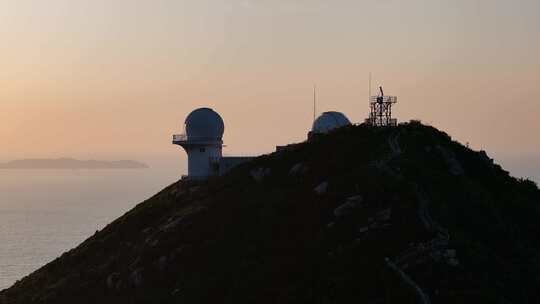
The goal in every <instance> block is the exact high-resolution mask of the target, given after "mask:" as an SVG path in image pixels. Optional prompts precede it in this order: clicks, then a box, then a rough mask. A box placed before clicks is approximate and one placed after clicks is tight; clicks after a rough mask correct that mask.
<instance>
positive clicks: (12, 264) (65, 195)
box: [0, 169, 180, 290]
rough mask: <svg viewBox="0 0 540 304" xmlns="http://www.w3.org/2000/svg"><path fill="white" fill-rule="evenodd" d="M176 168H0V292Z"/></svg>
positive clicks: (167, 180)
mask: <svg viewBox="0 0 540 304" xmlns="http://www.w3.org/2000/svg"><path fill="white" fill-rule="evenodd" d="M179 176H180V172H179V171H178V170H170V169H167V170H158V169H145V170H0V290H2V289H4V288H7V287H9V286H11V285H12V284H13V283H15V282H16V281H17V280H19V279H21V278H23V277H24V276H26V275H28V274H30V273H31V272H32V271H34V270H36V269H38V268H39V267H41V266H43V265H45V264H46V263H48V262H50V261H52V260H53V259H55V258H56V257H58V256H60V255H61V254H62V253H63V252H65V251H66V250H69V249H71V248H73V247H75V246H77V245H78V244H79V243H81V242H82V241H84V240H85V239H86V238H88V237H89V236H91V235H92V234H93V233H94V232H95V231H96V230H99V229H102V228H103V227H104V226H105V225H106V224H108V223H110V222H111V221H112V220H114V219H116V218H117V217H119V216H121V215H122V214H124V213H125V212H126V211H128V210H129V209H131V208H132V207H134V206H135V205H136V204H138V203H140V202H142V201H143V200H145V199H146V198H149V197H150V196H152V195H153V194H155V193H157V192H158V191H159V190H161V189H163V188H164V187H166V186H167V185H170V184H171V183H173V182H174V181H176V180H177V179H178V178H179Z"/></svg>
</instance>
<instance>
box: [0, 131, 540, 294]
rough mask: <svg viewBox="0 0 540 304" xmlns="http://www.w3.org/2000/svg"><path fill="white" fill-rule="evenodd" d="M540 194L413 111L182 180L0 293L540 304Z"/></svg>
mask: <svg viewBox="0 0 540 304" xmlns="http://www.w3.org/2000/svg"><path fill="white" fill-rule="evenodd" d="M539 203H540V191H539V190H538V188H537V187H536V185H535V184H534V183H532V182H530V181H524V180H516V179H514V178H512V177H510V176H509V175H508V173H507V172H506V171H504V170H502V169H501V168H500V167H499V166H497V165H495V164H493V163H492V161H491V160H490V159H489V158H488V157H487V156H486V155H485V153H479V152H474V151H472V150H469V149H467V148H466V147H464V146H462V145H460V144H459V143H456V142H454V141H452V140H451V139H450V137H449V136H448V135H446V134H445V133H443V132H440V131H437V130H436V129H434V128H431V127H427V126H423V125H420V124H418V123H412V124H405V125H400V126H399V127H396V128H391V129H374V128H369V127H366V126H357V127H347V128H343V129H340V130H338V131H337V132H334V133H333V134H330V135H328V136H324V137H322V138H320V139H319V140H317V141H316V142H312V143H302V144H298V145H292V146H289V148H288V149H286V150H284V151H280V152H277V153H273V154H271V155H265V156H261V157H259V158H257V159H255V160H254V161H253V162H250V163H247V164H244V165H242V166H240V167H238V168H237V169H235V170H233V171H232V172H231V173H230V174H229V175H228V176H226V177H223V178H217V179H215V180H212V181H210V182H209V183H208V184H205V185H193V184H192V185H190V184H188V183H184V182H178V183H175V184H173V185H171V186H169V187H167V188H165V189H164V190H163V191H161V192H160V193H158V194H157V195H155V196H154V197H152V198H151V199H149V200H147V201H145V202H143V203H141V204H139V205H138V206H137V207H136V208H134V209H133V210H131V211H129V212H128V213H126V214H125V215H124V216H122V217H120V218H119V219H117V220H116V221H114V222H113V223H111V224H110V225H108V226H107V227H106V228H105V229H103V230H102V231H100V232H96V234H95V235H93V236H92V237H90V238H89V239H88V240H86V241H85V242H84V243H82V244H81V245H80V246H78V247H77V248H75V249H73V250H71V251H69V252H67V253H65V254H63V255H62V256H61V257H59V258H58V259H56V260H54V261H53V262H51V263H49V264H48V265H46V266H44V267H43V268H41V269H40V270H38V271H36V272H34V273H33V274H31V275H30V276H28V277H27V278H24V279H23V280H21V281H19V282H17V283H16V284H15V285H14V286H13V287H11V288H9V289H7V290H4V291H2V292H0V303H2V304H4V303H255V302H256V303H351V302H353V301H356V302H357V303H429V302H431V303H464V302H466V303H537V302H538V300H539V299H538V297H537V296H535V291H536V288H537V287H538V286H540V279H539V277H538V276H537V274H538V273H539V271H540V254H539V252H540V251H539V244H538V242H537V235H539V234H540V229H539V225H538V224H537V219H538V217H539V216H540V204H539Z"/></svg>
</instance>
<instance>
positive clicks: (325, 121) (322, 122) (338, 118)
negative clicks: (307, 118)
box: [311, 111, 351, 134]
mask: <svg viewBox="0 0 540 304" xmlns="http://www.w3.org/2000/svg"><path fill="white" fill-rule="evenodd" d="M350 124H351V122H350V121H349V119H348V118H347V116H345V114H343V113H341V112H335V111H330V112H324V113H322V114H321V116H319V117H318V118H317V119H315V121H314V122H313V127H312V128H311V132H312V133H314V134H321V133H328V132H330V131H331V130H333V129H337V128H341V127H343V126H347V125H350Z"/></svg>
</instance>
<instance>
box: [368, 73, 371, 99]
mask: <svg viewBox="0 0 540 304" xmlns="http://www.w3.org/2000/svg"><path fill="white" fill-rule="evenodd" d="M368 91H369V93H368V94H369V96H368V100H369V99H370V98H371V72H369V90H368Z"/></svg>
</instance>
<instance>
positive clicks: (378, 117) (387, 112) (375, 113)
mask: <svg viewBox="0 0 540 304" xmlns="http://www.w3.org/2000/svg"><path fill="white" fill-rule="evenodd" d="M379 92H380V94H379V95H378V96H370V97H369V107H370V113H369V118H367V119H366V123H367V124H369V125H371V126H374V127H392V126H396V125H397V119H395V118H392V105H393V104H395V103H396V102H397V97H396V96H385V95H384V91H383V88H382V87H379Z"/></svg>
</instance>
